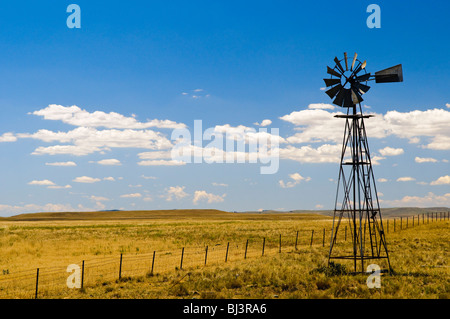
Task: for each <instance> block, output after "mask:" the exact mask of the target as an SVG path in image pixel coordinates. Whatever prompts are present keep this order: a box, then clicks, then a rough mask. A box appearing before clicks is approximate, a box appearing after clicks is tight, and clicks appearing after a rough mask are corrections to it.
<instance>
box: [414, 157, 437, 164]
mask: <svg viewBox="0 0 450 319" xmlns="http://www.w3.org/2000/svg"><path fill="white" fill-rule="evenodd" d="M414 160H415V161H416V163H436V162H438V160H437V159H434V158H431V157H417V156H416V158H414Z"/></svg>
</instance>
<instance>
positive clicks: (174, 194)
mask: <svg viewBox="0 0 450 319" xmlns="http://www.w3.org/2000/svg"><path fill="white" fill-rule="evenodd" d="M184 189H185V186H171V187H169V188H166V194H165V195H163V196H162V197H163V198H165V199H166V201H168V202H171V201H172V200H174V199H176V200H180V199H183V198H184V197H186V196H188V194H187V193H186V192H185V191H184Z"/></svg>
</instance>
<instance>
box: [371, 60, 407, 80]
mask: <svg viewBox="0 0 450 319" xmlns="http://www.w3.org/2000/svg"><path fill="white" fill-rule="evenodd" d="M375 82H376V83H388V82H403V70H402V65H401V64H398V65H395V66H392V67H390V68H387V69H384V70H381V71H378V72H375Z"/></svg>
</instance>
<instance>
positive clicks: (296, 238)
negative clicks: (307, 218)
mask: <svg viewBox="0 0 450 319" xmlns="http://www.w3.org/2000/svg"><path fill="white" fill-rule="evenodd" d="M297 242H298V230H297V236H295V250H297Z"/></svg>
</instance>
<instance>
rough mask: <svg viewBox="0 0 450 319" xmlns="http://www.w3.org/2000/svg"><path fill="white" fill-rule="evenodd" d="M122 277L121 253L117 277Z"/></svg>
mask: <svg viewBox="0 0 450 319" xmlns="http://www.w3.org/2000/svg"><path fill="white" fill-rule="evenodd" d="M120 278H122V254H120V265H119V279H120Z"/></svg>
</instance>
